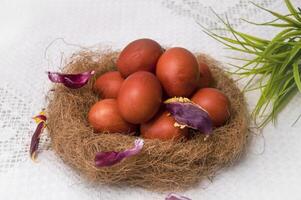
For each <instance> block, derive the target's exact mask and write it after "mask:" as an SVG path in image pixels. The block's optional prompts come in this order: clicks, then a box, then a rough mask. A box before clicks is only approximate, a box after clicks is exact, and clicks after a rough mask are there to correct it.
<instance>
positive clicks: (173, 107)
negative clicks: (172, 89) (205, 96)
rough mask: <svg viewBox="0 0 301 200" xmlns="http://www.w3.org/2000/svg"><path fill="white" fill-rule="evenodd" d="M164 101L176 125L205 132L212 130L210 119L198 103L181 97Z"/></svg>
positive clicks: (208, 132)
mask: <svg viewBox="0 0 301 200" xmlns="http://www.w3.org/2000/svg"><path fill="white" fill-rule="evenodd" d="M165 103H166V109H167V110H168V111H169V112H170V113H171V115H172V116H173V117H174V118H175V120H176V121H177V123H178V124H176V125H177V126H179V127H181V126H188V127H190V128H193V129H197V130H199V131H201V132H203V133H205V134H210V133H211V132H212V121H211V119H210V117H209V115H208V113H207V112H206V111H205V110H203V109H202V108H201V107H200V106H199V105H197V104H195V103H193V102H192V101H190V100H189V99H187V98H181V97H180V98H172V99H169V100H167V101H165Z"/></svg>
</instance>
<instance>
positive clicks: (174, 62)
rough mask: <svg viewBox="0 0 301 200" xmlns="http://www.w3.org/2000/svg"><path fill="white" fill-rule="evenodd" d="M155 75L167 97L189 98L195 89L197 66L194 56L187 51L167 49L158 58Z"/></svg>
mask: <svg viewBox="0 0 301 200" xmlns="http://www.w3.org/2000/svg"><path fill="white" fill-rule="evenodd" d="M156 75H157V77H158V79H159V80H160V82H161V84H162V86H163V88H164V89H165V91H166V92H167V94H168V95H169V97H174V96H182V97H189V96H190V95H191V94H192V93H193V92H194V91H195V89H196V88H197V85H198V81H199V76H200V72H199V66H198V62H197V59H196V58H195V56H194V55H193V54H192V53H191V52H190V51H188V50H187V49H184V48H181V47H175V48H171V49H168V50H167V51H165V52H164V53H163V55H162V56H161V57H160V59H159V61H158V64H157V68H156Z"/></svg>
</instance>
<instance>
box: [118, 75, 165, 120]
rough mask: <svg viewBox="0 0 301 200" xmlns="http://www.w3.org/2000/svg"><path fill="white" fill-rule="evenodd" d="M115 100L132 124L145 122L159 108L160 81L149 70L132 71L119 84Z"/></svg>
mask: <svg viewBox="0 0 301 200" xmlns="http://www.w3.org/2000/svg"><path fill="white" fill-rule="evenodd" d="M117 101H118V108H119V110H120V113H121V115H122V117H123V118H124V119H125V120H127V121H128V122H131V123H133V124H139V123H143V122H146V121H148V120H149V119H151V118H152V117H153V116H154V115H155V114H156V112H157V111H158V110H159V107H160V104H161V101H162V89H161V85H160V82H159V80H158V79H157V78H156V76H155V75H154V74H152V73H150V72H146V71H139V72H136V73H133V74H132V75H130V76H129V77H128V78H127V79H125V80H124V82H123V84H122V85H121V88H120V90H119V94H118V98H117Z"/></svg>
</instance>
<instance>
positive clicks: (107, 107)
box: [88, 99, 137, 133]
mask: <svg viewBox="0 0 301 200" xmlns="http://www.w3.org/2000/svg"><path fill="white" fill-rule="evenodd" d="M88 121H89V123H90V125H91V126H92V127H93V128H94V130H95V131H96V132H104V131H107V132H110V133H132V132H134V131H135V130H136V128H137V127H136V125H133V124H130V123H128V122H126V121H125V120H124V119H123V118H122V117H121V115H120V112H119V110H118V106H117V101H116V99H104V100H101V101H98V102H96V103H95V104H94V105H93V106H92V107H91V109H90V111H89V113H88Z"/></svg>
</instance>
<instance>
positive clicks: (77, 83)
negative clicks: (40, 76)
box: [47, 71, 95, 89]
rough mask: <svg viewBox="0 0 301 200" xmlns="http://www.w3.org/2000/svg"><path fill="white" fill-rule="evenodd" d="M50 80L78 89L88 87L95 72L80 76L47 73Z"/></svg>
mask: <svg viewBox="0 0 301 200" xmlns="http://www.w3.org/2000/svg"><path fill="white" fill-rule="evenodd" d="M47 73H48V78H49V80H50V81H51V82H53V83H62V84H63V85H65V86H66V87H68V88H71V89H78V88H81V87H83V86H84V85H86V84H87V83H88V81H89V79H90V78H91V77H92V75H93V74H94V73H95V71H88V72H83V73H79V74H63V73H58V72H47Z"/></svg>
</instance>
